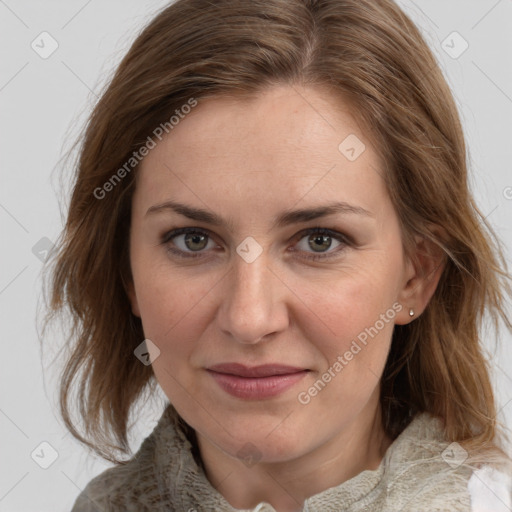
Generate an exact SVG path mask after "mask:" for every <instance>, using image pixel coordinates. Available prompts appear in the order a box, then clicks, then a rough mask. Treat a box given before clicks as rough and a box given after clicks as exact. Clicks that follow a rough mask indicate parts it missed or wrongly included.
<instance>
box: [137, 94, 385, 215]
mask: <svg viewBox="0 0 512 512" xmlns="http://www.w3.org/2000/svg"><path fill="white" fill-rule="evenodd" d="M198 103H199V104H198V105H197V106H196V107H195V108H194V109H193V110H192V112H191V113H190V114H188V115H186V116H184V117H183V119H181V120H180V122H179V123H178V125H176V126H175V127H174V128H173V130H172V131H171V132H170V134H169V135H167V136H166V137H165V138H164V139H163V140H162V142H160V143H158V144H157V146H156V148H155V149H153V150H152V151H150V153H149V154H148V155H147V156H146V157H145V159H144V160H143V162H142V164H141V166H140V169H139V173H140V175H139V176H138V180H137V181H138V184H137V192H136V195H138V197H139V198H142V199H144V201H145V202H147V201H149V200H150V199H151V200H152V201H153V202H158V201H159V200H162V201H164V200H166V199H168V196H170V195H171V196H176V195H179V196H180V197H183V196H186V197H187V198H189V199H191V200H195V201H196V202H197V199H198V198H199V199H200V198H204V199H205V201H204V202H208V203H211V202H212V201H213V202H216V203H217V204H220V203H221V202H222V201H220V200H221V199H223V202H224V204H226V203H228V202H229V200H230V199H235V198H237V197H239V198H240V197H244V198H245V199H246V200H248V199H254V201H255V202H256V203H257V201H258V199H259V200H260V201H261V200H262V199H263V197H262V196H263V195H264V199H265V202H266V203H269V202H272V201H274V202H276V203H281V204H280V206H284V205H283V204H282V201H283V200H284V198H287V199H286V200H287V201H288V202H291V203H293V201H298V200H301V199H304V200H306V199H308V200H309V199H313V198H314V197H318V198H321V199H325V200H327V199H337V200H349V199H350V200H359V201H363V202H365V203H366V204H371V202H372V200H377V196H378V195H382V194H384V193H385V189H384V183H383V180H382V178H381V177H380V175H379V172H380V169H381V165H380V162H379V159H378V157H377V154H376V152H375V151H374V148H373V146H372V143H371V140H370V137H369V134H368V133H366V132H365V130H364V128H363V127H362V126H361V125H360V123H359V122H358V120H357V119H356V117H355V116H354V115H353V114H352V113H351V111H350V109H349V106H348V105H346V104H344V103H342V102H341V100H340V99H338V98H335V97H334V96H332V95H330V94H328V93H327V92H326V91H325V90H321V89H311V88H307V89H306V88H299V87H295V86H293V87H292V86H281V87H273V88H269V89H268V90H265V91H264V92H262V93H260V94H258V95H257V96H255V97H251V98H243V99H242V98H225V97H214V98H209V99H206V100H202V101H201V100H199V101H198ZM354 157H355V158H354ZM226 194H228V195H226ZM194 196H195V197H194ZM306 196H309V197H306ZM206 198H208V200H209V201H206ZM212 206H213V205H212ZM253 206H254V205H253ZM287 206H290V205H289V204H287ZM256 210H257V208H256ZM260 213H261V212H260Z"/></svg>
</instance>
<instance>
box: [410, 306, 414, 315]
mask: <svg viewBox="0 0 512 512" xmlns="http://www.w3.org/2000/svg"><path fill="white" fill-rule="evenodd" d="M409 316H414V309H412V308H411V309H409Z"/></svg>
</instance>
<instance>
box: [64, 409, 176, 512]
mask: <svg viewBox="0 0 512 512" xmlns="http://www.w3.org/2000/svg"><path fill="white" fill-rule="evenodd" d="M171 421H172V420H171V419H170V417H169V415H168V410H166V411H165V412H164V414H163V415H162V417H161V419H160V421H159V422H158V424H157V426H156V427H155V429H154V430H153V432H152V433H151V434H150V435H149V436H148V437H146V439H144V441H143V442H142V444H141V446H140V448H139V449H138V451H137V453H136V454H135V455H134V456H133V457H132V458H131V459H130V460H129V461H127V462H125V463H122V464H119V465H117V466H114V467H112V468H109V469H107V470H105V471H103V472H102V473H101V474H99V475H98V476H96V477H95V478H93V479H92V480H91V481H90V482H89V483H88V484H87V486H86V487H85V489H84V490H83V491H82V492H81V493H80V495H79V496H78V498H77V499H76V501H75V503H74V506H73V509H72V511H71V512H107V511H108V512H118V511H119V512H121V511H122V512H145V511H148V512H149V511H160V510H164V509H165V510H168V505H169V488H170V485H169V480H170V479H171V478H172V477H171V476H170V475H169V474H168V470H169V468H170V464H169V461H170V460H171V459H172V458H173V451H172V445H173V442H174V441H175V439H174V438H175V437H176V434H175V432H174V429H173V428H172V425H171ZM176 442H178V441H176ZM180 442H183V441H182V440H180ZM165 507H167V508H165Z"/></svg>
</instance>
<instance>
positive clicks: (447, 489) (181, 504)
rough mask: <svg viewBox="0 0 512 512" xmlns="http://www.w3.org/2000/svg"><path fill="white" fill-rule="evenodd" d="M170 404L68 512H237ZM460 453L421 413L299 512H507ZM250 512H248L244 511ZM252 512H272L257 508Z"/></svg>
mask: <svg viewBox="0 0 512 512" xmlns="http://www.w3.org/2000/svg"><path fill="white" fill-rule="evenodd" d="M170 411H171V407H170V406H168V407H167V408H166V410H165V412H164V414H163V415H162V417H161V418H160V420H159V422H158V424H157V426H156V427H155V429H154V430H153V432H152V433H151V435H150V436H148V437H147V438H146V439H145V440H144V442H143V443H142V445H141V447H140V448H139V450H138V452H137V453H136V454H135V455H134V456H133V458H132V459H131V460H130V461H128V462H127V463H126V464H124V465H121V466H115V467H113V468H110V469H107V470H106V471H104V472H103V473H102V474H100V475H99V476H97V477H96V478H94V479H93V480H91V482H89V484H88V485H87V487H86V488H85V489H84V491H83V492H82V493H81V494H80V495H79V496H78V498H77V500H76V502H75V504H74V507H73V509H72V512H107V511H108V512H149V511H151V512H164V511H165V512H171V511H172V512H174V511H176V512H178V511H179V512H203V511H204V512H236V511H237V509H235V508H233V507H232V506H231V505H230V504H229V503H228V502H227V501H226V500H225V499H224V497H223V496H222V495H221V494H219V493H218V492H217V491H216V490H215V489H214V488H213V487H212V485H211V484H210V483H209V481H208V480H207V478H206V476H205V474H204V471H203V470H202V469H201V467H200V466H198V464H197V463H196V462H195V459H194V457H193V454H192V451H191V448H192V445H191V443H190V442H189V441H188V439H187V437H186V436H185V433H184V432H183V430H182V429H181V428H180V427H179V426H178V425H177V424H176V422H175V421H173V419H172V415H171V414H170ZM463 458H464V452H463V451H461V449H460V448H459V447H458V445H451V446H449V443H447V442H445V441H444V439H443V432H442V429H441V424H440V422H439V421H438V420H437V419H435V418H433V417H432V416H430V415H428V414H426V413H423V414H420V415H418V416H416V417H415V418H414V419H413V421H412V422H411V423H410V424H409V426H408V427H407V428H406V429H405V430H404V431H403V432H402V434H400V436H399V437H398V438H397V439H395V441H394V442H393V444H392V445H391V446H390V447H389V448H388V450H387V452H386V455H385V456H384V458H383V460H382V462H381V464H380V466H379V468H378V469H376V470H366V471H363V472H362V473H359V474H358V475H357V476H355V477H354V478H352V479H350V480H348V481H346V482H344V483H342V484H341V485H338V486H337V487H333V488H330V489H327V490H325V491H323V492H321V493H319V494H316V495H314V496H311V497H310V498H308V499H307V500H306V501H305V502H304V504H303V508H302V511H303V512H313V511H314V512H317V511H318V512H331V511H332V512H341V511H344V512H363V511H364V512H377V511H378V512H398V511H402V512H407V511H414V512H420V511H428V512H434V511H464V512H510V511H512V499H511V490H510V480H509V479H508V478H507V477H506V476H505V474H504V473H499V472H497V471H496V470H494V469H492V470H491V469H490V467H484V468H483V469H481V470H478V471H479V472H480V473H478V472H477V473H476V474H475V473H474V472H473V470H472V468H471V467H470V466H469V465H468V464H467V463H466V462H464V463H461V462H462V460H463ZM246 512H248V511H246ZM251 512H275V509H274V508H273V507H272V506H270V505H269V504H267V503H264V502H262V503H260V504H259V505H258V506H257V507H256V508H254V509H251Z"/></svg>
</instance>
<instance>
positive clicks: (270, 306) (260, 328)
mask: <svg viewBox="0 0 512 512" xmlns="http://www.w3.org/2000/svg"><path fill="white" fill-rule="evenodd" d="M275 279H276V278H275V276H274V275H273V273H272V272H271V271H270V270H269V268H268V267H267V260H266V257H265V255H264V254H261V255H260V256H259V257H258V258H256V260H255V261H252V262H251V263H249V262H247V261H245V260H244V259H243V258H242V257H239V256H238V255H236V257H235V261H234V262H233V265H232V268H231V271H230V272H229V274H228V276H227V279H226V283H225V291H224V297H223V299H222V303H221V305H220V308H219V309H220V310H219V323H220V327H221V329H222V330H223V331H225V332H229V333H230V334H231V336H232V337H233V338H234V339H235V340H237V341H238V342H240V343H256V342H258V341H259V340H260V339H261V338H262V337H264V336H265V335H267V334H270V333H273V332H276V331H279V330H281V329H283V328H285V327H286V325H287V314H286V311H285V309H286V308H285V306H284V304H278V303H277V302H279V301H280V300H281V299H280V298H279V296H278V295H276V293H277V294H279V293H280V292H279V291H278V289H277V288H278V287H276V283H275Z"/></svg>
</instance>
